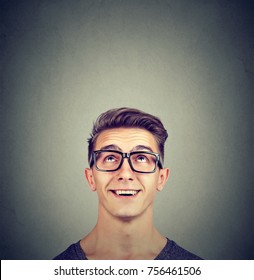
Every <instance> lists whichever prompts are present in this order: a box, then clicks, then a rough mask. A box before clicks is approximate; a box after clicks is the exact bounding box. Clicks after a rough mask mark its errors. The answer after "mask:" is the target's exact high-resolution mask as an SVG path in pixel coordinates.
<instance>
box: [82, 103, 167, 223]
mask: <svg viewBox="0 0 254 280" xmlns="http://www.w3.org/2000/svg"><path fill="white" fill-rule="evenodd" d="M166 138H167V132H166V130H165V128H164V127H163V125H162V123H161V121H160V120H159V119H158V118H156V117H154V116H152V115H150V114H146V113H144V112H141V111H139V110H136V109H129V108H120V109H112V110H109V111H107V112H105V113H103V114H102V115H100V116H99V118H98V119H97V121H96V122H95V124H94V128H93V131H92V134H91V138H90V139H89V163H90V168H86V169H85V176H86V179H87V181H88V183H89V186H90V188H91V190H92V191H96V192H97V195H98V199H99V216H100V217H101V218H102V217H104V218H103V220H105V221H106V220H107V218H106V216H107V217H108V215H110V216H111V217H112V216H113V217H117V218H120V219H132V218H135V217H141V215H142V214H144V213H147V214H148V216H149V217H151V216H152V208H153V202H154V197H155V193H156V192H157V191H161V190H162V189H163V187H164V185H165V183H166V181H167V178H168V176H169V169H168V168H163V166H162V163H161V161H160V158H162V159H163V152H164V143H165V140H166Z"/></svg>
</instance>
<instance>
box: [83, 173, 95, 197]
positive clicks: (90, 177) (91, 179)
mask: <svg viewBox="0 0 254 280" xmlns="http://www.w3.org/2000/svg"><path fill="white" fill-rule="evenodd" d="M85 176H86V180H87V182H88V184H89V186H90V189H91V190H92V191H93V192H95V191H96V185H95V181H94V177H93V170H92V169H91V168H86V169H85Z"/></svg>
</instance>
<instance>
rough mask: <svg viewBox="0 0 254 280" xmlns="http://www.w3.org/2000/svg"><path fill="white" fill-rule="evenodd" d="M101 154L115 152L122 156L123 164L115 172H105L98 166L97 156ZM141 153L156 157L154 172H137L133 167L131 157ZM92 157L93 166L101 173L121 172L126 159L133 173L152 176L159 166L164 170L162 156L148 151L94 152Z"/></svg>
mask: <svg viewBox="0 0 254 280" xmlns="http://www.w3.org/2000/svg"><path fill="white" fill-rule="evenodd" d="M100 152H113V153H117V154H119V155H121V156H122V159H121V162H120V163H119V166H118V167H117V168H115V169H113V170H103V169H100V168H98V166H97V161H96V155H97V154H98V153H100ZM140 153H144V154H149V155H154V156H155V157H156V161H155V167H154V169H153V170H152V171H149V172H147V171H138V170H136V169H135V168H134V167H133V165H132V163H131V159H130V157H131V156H132V155H135V154H140ZM92 155H93V163H92V164H91V166H93V165H95V168H96V170H98V171H101V172H114V171H117V170H119V169H120V168H121V167H122V165H123V162H124V159H125V158H127V159H128V163H129V165H130V167H131V169H132V171H134V172H137V173H144V174H150V173H154V172H155V171H156V168H157V166H158V167H159V168H160V169H162V168H163V166H162V163H161V161H160V155H159V154H157V153H153V152H148V151H135V152H130V153H122V152H120V151H116V150H96V151H93V153H92Z"/></svg>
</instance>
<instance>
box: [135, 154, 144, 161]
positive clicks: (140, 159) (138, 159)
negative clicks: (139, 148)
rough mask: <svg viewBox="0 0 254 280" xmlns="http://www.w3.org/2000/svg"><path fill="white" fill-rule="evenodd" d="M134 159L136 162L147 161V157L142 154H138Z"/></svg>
mask: <svg viewBox="0 0 254 280" xmlns="http://www.w3.org/2000/svg"><path fill="white" fill-rule="evenodd" d="M136 161H138V162H147V157H146V156H144V155H138V156H137V158H136Z"/></svg>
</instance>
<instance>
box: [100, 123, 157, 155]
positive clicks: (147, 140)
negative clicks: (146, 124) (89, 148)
mask: <svg viewBox="0 0 254 280" xmlns="http://www.w3.org/2000/svg"><path fill="white" fill-rule="evenodd" d="M109 145H116V146H118V147H119V148H120V149H121V150H123V151H124V152H129V151H131V150H132V149H133V148H135V147H136V146H139V145H144V146H148V147H150V148H151V149H152V150H153V151H154V152H159V151H158V145H157V142H156V139H155V137H154V136H153V134H152V133H151V132H149V131H147V130H145V129H141V128H113V129H107V130H104V131H103V132H101V133H100V134H99V136H98V138H97V141H96V143H95V150H100V149H101V148H103V147H105V146H109Z"/></svg>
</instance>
